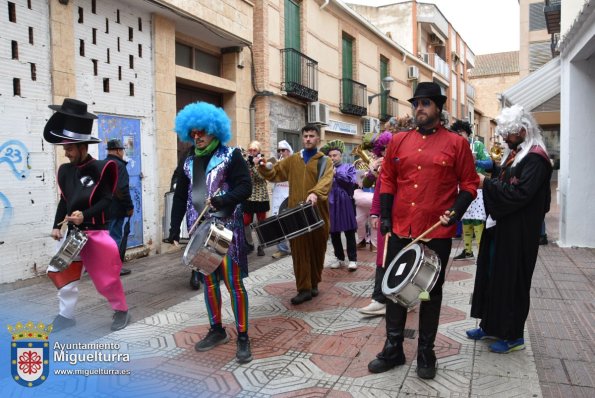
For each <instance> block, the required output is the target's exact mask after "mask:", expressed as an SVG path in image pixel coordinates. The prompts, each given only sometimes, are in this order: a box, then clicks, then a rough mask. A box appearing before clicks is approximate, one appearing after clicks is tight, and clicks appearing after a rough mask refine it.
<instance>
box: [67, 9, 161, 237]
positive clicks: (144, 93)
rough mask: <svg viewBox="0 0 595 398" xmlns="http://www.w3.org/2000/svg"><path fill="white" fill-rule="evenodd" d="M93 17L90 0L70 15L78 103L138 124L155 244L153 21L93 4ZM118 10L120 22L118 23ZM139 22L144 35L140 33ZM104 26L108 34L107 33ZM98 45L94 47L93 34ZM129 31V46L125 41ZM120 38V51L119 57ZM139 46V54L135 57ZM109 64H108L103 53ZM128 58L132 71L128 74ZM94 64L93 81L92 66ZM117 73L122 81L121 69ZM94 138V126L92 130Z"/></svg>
mask: <svg viewBox="0 0 595 398" xmlns="http://www.w3.org/2000/svg"><path fill="white" fill-rule="evenodd" d="M96 4H97V8H96V14H93V13H92V12H91V0H77V2H76V6H77V8H76V9H75V12H74V20H73V24H74V35H75V48H74V49H73V51H74V57H75V65H76V76H77V81H76V92H77V98H78V99H80V100H82V101H85V102H87V103H88V104H89V108H90V111H91V112H93V113H100V114H109V115H116V116H123V117H127V118H133V119H140V122H141V152H142V159H141V163H142V173H143V179H142V187H143V194H142V202H143V208H142V209H135V211H141V210H142V214H143V229H144V233H143V242H145V243H147V242H150V241H151V240H152V241H153V242H154V241H156V233H157V225H158V224H159V223H158V222H157V221H158V220H159V219H160V217H161V216H160V215H158V214H157V213H158V209H159V204H158V202H157V200H158V199H157V197H156V192H157V172H156V164H155V159H156V147H157V144H156V141H155V124H154V119H153V108H154V98H153V93H154V91H155V90H154V84H153V78H154V73H153V49H152V42H151V40H152V39H151V32H152V27H151V16H150V14H148V13H146V12H143V11H142V10H140V9H135V8H131V7H129V6H128V5H127V4H126V3H122V2H118V1H114V0H102V1H97V2H96ZM78 7H81V8H82V9H83V15H84V16H83V23H79V22H78V18H79V16H78ZM117 10H119V15H120V22H119V23H118V22H117ZM139 19H140V20H141V27H142V31H140V30H139ZM106 20H107V21H108V26H109V28H108V29H109V31H108V33H105V31H106ZM94 28H95V29H97V31H96V44H93V37H92V35H93V29H94ZM129 28H132V40H129ZM118 38H119V44H120V46H119V51H118ZM80 40H83V41H84V43H85V44H84V47H85V55H84V56H81V55H80V53H79V46H80ZM139 45H140V46H141V48H142V52H141V55H142V56H139ZM108 49H109V50H110V51H109V63H108V62H107V61H108V59H107V50H108ZM130 56H132V57H133V68H130ZM93 59H96V60H97V64H98V68H97V69H98V71H97V75H96V76H95V75H94V71H93V62H92V60H93ZM120 67H121V80H120V76H119V69H118V68H120ZM104 78H108V79H109V92H108V93H106V92H104V91H103V90H104V88H103V80H104ZM130 83H133V84H134V96H130V89H129V84H130ZM94 135H95V136H97V123H95V126H94ZM90 152H91V154H92V155H93V156H97V146H95V145H92V146H90Z"/></svg>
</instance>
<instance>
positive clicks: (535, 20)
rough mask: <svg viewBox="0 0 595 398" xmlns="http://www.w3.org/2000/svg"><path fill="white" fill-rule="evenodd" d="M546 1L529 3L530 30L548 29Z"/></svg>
mask: <svg viewBox="0 0 595 398" xmlns="http://www.w3.org/2000/svg"><path fill="white" fill-rule="evenodd" d="M543 7H544V3H532V4H529V30H530V31H534V30H543V29H546V24H545V14H544V13H543Z"/></svg>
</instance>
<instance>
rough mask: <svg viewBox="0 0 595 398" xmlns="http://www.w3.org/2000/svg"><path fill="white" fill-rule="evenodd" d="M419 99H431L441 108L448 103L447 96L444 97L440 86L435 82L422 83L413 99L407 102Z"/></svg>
mask: <svg viewBox="0 0 595 398" xmlns="http://www.w3.org/2000/svg"><path fill="white" fill-rule="evenodd" d="M418 98H429V99H431V100H432V101H434V102H435V103H436V105H438V106H439V107H441V106H442V105H444V103H445V102H446V96H445V95H442V90H441V89H440V86H439V85H438V84H436V83H433V82H421V83H419V84H418V85H417V87H416V88H415V93H414V94H413V97H411V98H409V99H408V100H407V101H409V102H413V101H414V100H416V99H418Z"/></svg>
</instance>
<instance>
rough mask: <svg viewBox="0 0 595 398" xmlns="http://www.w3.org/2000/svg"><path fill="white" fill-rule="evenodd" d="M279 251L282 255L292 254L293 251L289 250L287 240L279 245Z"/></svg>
mask: <svg viewBox="0 0 595 398" xmlns="http://www.w3.org/2000/svg"><path fill="white" fill-rule="evenodd" d="M277 250H279V251H280V252H281V253H285V254H291V250H290V249H289V245H288V244H287V241H286V240H284V241H283V242H279V243H278V244H277Z"/></svg>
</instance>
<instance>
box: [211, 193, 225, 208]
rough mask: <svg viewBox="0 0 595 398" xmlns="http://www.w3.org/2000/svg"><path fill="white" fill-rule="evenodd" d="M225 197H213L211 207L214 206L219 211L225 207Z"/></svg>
mask: <svg viewBox="0 0 595 398" xmlns="http://www.w3.org/2000/svg"><path fill="white" fill-rule="evenodd" d="M223 202H224V199H223V195H221V196H213V197H212V198H211V206H213V207H214V208H215V209H217V210H219V209H221V208H222V207H223Z"/></svg>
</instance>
